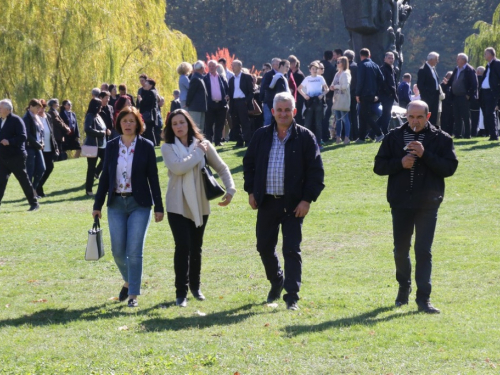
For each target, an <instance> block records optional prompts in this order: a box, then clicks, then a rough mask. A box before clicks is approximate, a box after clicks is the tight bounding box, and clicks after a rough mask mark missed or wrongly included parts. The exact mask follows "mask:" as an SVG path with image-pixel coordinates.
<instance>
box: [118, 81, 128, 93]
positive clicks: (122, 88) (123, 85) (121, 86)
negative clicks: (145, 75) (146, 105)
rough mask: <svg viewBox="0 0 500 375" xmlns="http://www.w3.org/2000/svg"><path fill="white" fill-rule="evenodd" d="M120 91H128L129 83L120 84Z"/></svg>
mask: <svg viewBox="0 0 500 375" xmlns="http://www.w3.org/2000/svg"><path fill="white" fill-rule="evenodd" d="M118 91H125V92H127V85H126V84H124V83H122V84H121V85H119V86H118Z"/></svg>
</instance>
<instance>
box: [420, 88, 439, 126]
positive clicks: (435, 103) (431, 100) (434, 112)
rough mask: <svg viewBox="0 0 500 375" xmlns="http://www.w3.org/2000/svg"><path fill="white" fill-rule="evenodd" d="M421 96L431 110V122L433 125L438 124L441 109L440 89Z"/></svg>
mask: <svg viewBox="0 0 500 375" xmlns="http://www.w3.org/2000/svg"><path fill="white" fill-rule="evenodd" d="M421 98H422V100H423V101H424V102H426V103H427V105H428V106H429V112H431V117H430V118H429V122H430V123H431V124H432V125H435V126H437V119H438V111H439V90H436V92H435V93H433V94H431V95H425V94H421Z"/></svg>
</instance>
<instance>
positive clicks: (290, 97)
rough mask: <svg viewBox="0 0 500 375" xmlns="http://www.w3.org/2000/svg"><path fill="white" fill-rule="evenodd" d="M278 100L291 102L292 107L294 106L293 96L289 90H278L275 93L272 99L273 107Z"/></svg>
mask: <svg viewBox="0 0 500 375" xmlns="http://www.w3.org/2000/svg"><path fill="white" fill-rule="evenodd" d="M278 102H289V103H291V104H292V109H294V108H295V98H294V97H293V95H292V94H290V93H289V92H280V93H279V94H276V96H275V97H274V100H273V108H274V109H276V104H278Z"/></svg>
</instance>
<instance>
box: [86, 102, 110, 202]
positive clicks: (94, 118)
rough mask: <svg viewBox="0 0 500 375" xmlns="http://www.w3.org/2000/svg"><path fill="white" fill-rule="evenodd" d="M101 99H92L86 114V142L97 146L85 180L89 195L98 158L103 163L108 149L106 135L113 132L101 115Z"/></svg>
mask: <svg viewBox="0 0 500 375" xmlns="http://www.w3.org/2000/svg"><path fill="white" fill-rule="evenodd" d="M101 106H102V101H101V99H92V100H91V101H90V103H89V108H88V110H87V114H86V116H85V134H86V135H87V137H86V138H85V142H83V144H84V145H86V146H97V147H98V150H97V157H95V158H87V179H86V181H85V191H86V193H87V195H89V196H93V195H94V194H93V193H92V186H93V185H94V177H96V170H97V169H96V165H97V159H100V162H101V163H102V161H103V159H104V150H105V149H106V135H109V134H111V132H110V131H109V130H108V129H107V128H106V124H105V123H104V121H103V120H102V118H101V117H100V116H99V111H100V110H101Z"/></svg>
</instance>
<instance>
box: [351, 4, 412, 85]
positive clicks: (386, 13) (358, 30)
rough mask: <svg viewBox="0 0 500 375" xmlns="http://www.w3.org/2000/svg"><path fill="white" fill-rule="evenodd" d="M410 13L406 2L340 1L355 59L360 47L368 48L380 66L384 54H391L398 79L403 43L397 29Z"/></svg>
mask: <svg viewBox="0 0 500 375" xmlns="http://www.w3.org/2000/svg"><path fill="white" fill-rule="evenodd" d="M411 10H412V8H411V6H410V0H342V12H343V13H344V20H345V26H346V29H347V30H348V31H349V34H350V35H351V47H352V49H353V50H354V51H355V52H356V56H359V50H360V49H361V48H368V49H369V50H370V52H371V55H372V60H373V61H375V62H376V63H377V64H379V65H381V64H382V63H383V62H384V55H385V53H386V52H392V53H394V57H395V60H394V67H395V68H396V71H397V73H398V76H399V74H400V72H401V67H402V65H403V52H402V45H403V43H404V35H403V34H402V33H401V29H402V28H403V26H404V24H405V22H406V20H407V19H408V17H409V16H410V13H411ZM398 78H399V77H398Z"/></svg>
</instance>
